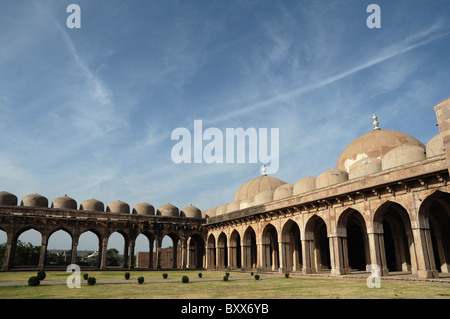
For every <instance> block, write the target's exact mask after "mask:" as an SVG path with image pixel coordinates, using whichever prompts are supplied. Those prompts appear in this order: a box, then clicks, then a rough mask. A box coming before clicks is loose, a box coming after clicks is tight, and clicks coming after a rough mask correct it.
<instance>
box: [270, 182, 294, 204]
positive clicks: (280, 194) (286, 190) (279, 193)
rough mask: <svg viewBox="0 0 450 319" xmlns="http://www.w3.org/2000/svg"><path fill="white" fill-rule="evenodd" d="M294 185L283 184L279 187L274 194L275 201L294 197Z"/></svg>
mask: <svg viewBox="0 0 450 319" xmlns="http://www.w3.org/2000/svg"><path fill="white" fill-rule="evenodd" d="M293 188H294V184H283V185H280V186H278V187H277V189H276V190H275V191H274V192H273V200H277V199H281V198H286V197H290V196H292V191H293Z"/></svg>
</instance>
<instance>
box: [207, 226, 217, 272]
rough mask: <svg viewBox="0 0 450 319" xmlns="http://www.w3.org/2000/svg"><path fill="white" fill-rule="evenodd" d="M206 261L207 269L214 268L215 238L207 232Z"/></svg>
mask: <svg viewBox="0 0 450 319" xmlns="http://www.w3.org/2000/svg"><path fill="white" fill-rule="evenodd" d="M206 245H207V247H206V263H207V266H208V268H209V269H215V268H216V238H215V237H214V235H213V234H209V236H208V241H207V243H206Z"/></svg>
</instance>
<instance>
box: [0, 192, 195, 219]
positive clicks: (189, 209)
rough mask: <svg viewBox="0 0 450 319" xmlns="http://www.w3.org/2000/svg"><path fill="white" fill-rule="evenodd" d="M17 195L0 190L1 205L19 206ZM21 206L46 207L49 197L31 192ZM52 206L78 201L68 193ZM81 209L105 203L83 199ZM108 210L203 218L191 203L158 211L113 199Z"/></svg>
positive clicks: (68, 206)
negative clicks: (183, 206) (179, 207)
mask: <svg viewBox="0 0 450 319" xmlns="http://www.w3.org/2000/svg"><path fill="white" fill-rule="evenodd" d="M17 201H18V199H17V196H16V195H14V194H11V193H8V192H5V191H3V192H0V206H17ZM20 206H29V207H45V208H48V199H47V198H46V197H44V196H42V195H39V194H30V195H26V196H24V197H23V198H22V201H21V203H20ZM50 208H61V209H77V202H76V200H74V199H73V198H70V197H69V196H67V195H64V196H61V197H57V198H55V199H54V200H53V201H52V203H51V206H50ZM79 209H80V210H85V211H97V212H105V205H104V204H103V202H101V201H99V200H96V199H94V198H92V199H88V200H85V201H83V202H82V203H81V204H80V208H79ZM106 212H111V213H122V214H130V213H131V214H138V215H157V216H168V217H187V218H202V213H201V211H200V209H198V208H197V207H195V206H192V205H189V206H186V207H185V208H183V209H182V210H181V211H180V210H179V209H178V207H176V206H174V205H172V204H165V205H162V206H160V207H159V208H158V209H157V210H156V212H155V208H154V207H153V206H152V205H150V204H148V203H145V202H143V203H139V204H136V205H135V206H134V207H133V209H132V210H131V211H130V206H129V205H128V204H127V203H125V202H122V201H120V200H117V201H113V202H111V203H109V204H108V205H107V206H106Z"/></svg>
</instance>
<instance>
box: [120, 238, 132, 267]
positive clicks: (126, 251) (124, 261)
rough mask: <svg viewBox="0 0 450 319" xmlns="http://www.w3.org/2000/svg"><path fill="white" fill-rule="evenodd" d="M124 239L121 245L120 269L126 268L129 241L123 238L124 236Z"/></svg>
mask: <svg viewBox="0 0 450 319" xmlns="http://www.w3.org/2000/svg"><path fill="white" fill-rule="evenodd" d="M124 239H125V243H124V245H123V261H122V264H121V267H122V268H128V256H129V255H128V249H129V245H130V241H129V239H127V238H125V236H124Z"/></svg>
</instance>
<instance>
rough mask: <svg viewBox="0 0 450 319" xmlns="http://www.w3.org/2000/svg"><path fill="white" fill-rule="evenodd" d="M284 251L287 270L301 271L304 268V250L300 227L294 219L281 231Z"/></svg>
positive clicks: (284, 263)
mask: <svg viewBox="0 0 450 319" xmlns="http://www.w3.org/2000/svg"><path fill="white" fill-rule="evenodd" d="M281 234H282V235H281V238H282V242H283V243H282V245H283V247H284V248H283V249H284V253H283V254H282V255H283V256H282V258H283V266H284V268H285V269H284V270H285V271H300V270H301V269H302V251H301V247H302V245H301V242H300V228H299V227H298V225H297V223H296V222H294V221H293V220H288V221H287V222H286V224H284V227H283V230H282V232H281Z"/></svg>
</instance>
